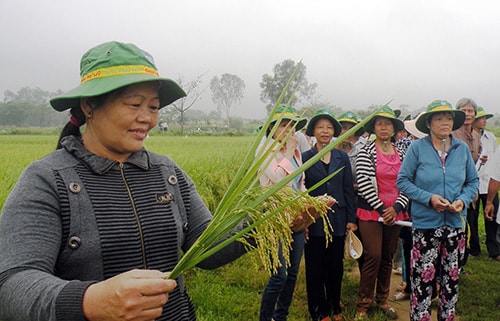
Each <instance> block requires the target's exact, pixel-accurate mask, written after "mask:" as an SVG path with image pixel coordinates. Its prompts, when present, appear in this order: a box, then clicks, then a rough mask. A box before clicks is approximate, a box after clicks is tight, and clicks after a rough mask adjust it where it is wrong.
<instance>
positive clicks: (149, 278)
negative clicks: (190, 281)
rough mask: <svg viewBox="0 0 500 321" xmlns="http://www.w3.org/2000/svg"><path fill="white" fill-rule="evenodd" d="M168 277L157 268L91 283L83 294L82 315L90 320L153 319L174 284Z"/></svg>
mask: <svg viewBox="0 0 500 321" xmlns="http://www.w3.org/2000/svg"><path fill="white" fill-rule="evenodd" d="M167 276H168V273H163V272H160V271H156V270H132V271H128V272H125V273H122V274H119V275H117V276H115V277H112V278H110V279H107V280H104V281H101V282H98V283H95V284H92V285H91V286H89V287H88V288H87V290H86V291H85V294H84V296H83V314H84V316H85V318H86V319H87V320H90V321H94V320H95V321H100V320H137V321H142V320H154V319H156V318H158V317H160V316H161V314H162V311H163V305H165V303H167V301H168V293H170V292H172V291H173V290H174V289H175V287H176V286H177V283H176V282H175V280H168V279H166V278H167Z"/></svg>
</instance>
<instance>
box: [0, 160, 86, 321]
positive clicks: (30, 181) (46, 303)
mask: <svg viewBox="0 0 500 321" xmlns="http://www.w3.org/2000/svg"><path fill="white" fill-rule="evenodd" d="M44 164H45V165H44ZM61 233H62V228H61V220H60V217H59V199H58V195H57V188H56V186H55V180H54V174H53V173H52V170H51V169H50V168H48V166H46V163H43V162H35V163H33V164H32V165H30V166H28V168H27V169H26V170H25V171H24V172H23V174H22V175H21V176H20V178H19V180H18V182H17V183H16V185H15V187H14V188H13V190H12V192H11V193H10V195H9V197H8V199H7V200H6V202H5V204H4V207H3V209H2V214H1V216H0V248H1V249H2V250H1V251H0V319H1V320H9V321H17V320H19V321H21V320H23V321H25V320H48V321H55V320H58V319H59V320H63V319H65V320H69V319H71V320H84V317H83V312H82V298H83V293H84V292H85V289H86V288H87V287H88V286H89V285H90V283H91V282H80V281H71V282H70V281H67V280H63V279H61V278H58V277H56V276H55V275H54V269H55V266H56V261H57V257H58V254H59V249H60V243H61Z"/></svg>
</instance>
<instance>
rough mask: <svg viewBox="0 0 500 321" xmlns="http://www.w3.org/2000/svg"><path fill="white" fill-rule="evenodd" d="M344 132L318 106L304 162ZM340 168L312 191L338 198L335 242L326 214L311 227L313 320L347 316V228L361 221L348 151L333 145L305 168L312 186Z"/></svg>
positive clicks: (308, 260)
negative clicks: (344, 310) (343, 299)
mask: <svg viewBox="0 0 500 321" xmlns="http://www.w3.org/2000/svg"><path fill="white" fill-rule="evenodd" d="M341 132H342V126H341V125H340V124H339V122H338V121H337V120H336V119H335V116H334V115H333V113H331V112H330V111H329V110H327V109H322V110H318V111H317V112H316V113H315V114H314V116H313V117H312V118H311V120H310V121H309V123H308V124H307V129H306V134H307V135H311V136H314V137H315V138H316V144H315V145H314V146H313V147H312V148H311V149H310V150H308V151H306V152H303V153H302V158H303V160H304V162H306V161H308V160H309V159H311V158H312V157H314V156H315V155H316V154H318V153H319V152H321V150H322V149H323V148H324V147H325V146H326V145H328V144H329V143H330V142H331V140H332V139H333V138H334V137H337V136H339V135H340V133H341ZM337 170H340V171H339V172H338V173H337V174H336V175H335V176H333V177H332V178H331V179H330V180H328V182H326V183H323V184H322V185H321V186H319V187H318V188H316V189H315V190H314V191H312V192H310V195H312V196H320V195H325V194H327V195H329V196H331V197H333V198H334V199H335V200H336V201H337V203H336V204H334V205H333V207H332V210H331V211H328V213H327V215H328V217H329V221H330V223H331V227H332V228H333V229H330V234H331V235H332V236H333V240H332V241H331V242H326V237H325V232H324V228H325V226H324V224H325V223H324V221H323V219H322V218H320V219H318V220H317V221H316V222H315V223H313V224H311V226H309V228H308V232H309V233H308V236H309V238H308V240H307V243H306V245H305V248H304V256H305V264H306V284H307V288H306V289H307V301H308V307H309V313H310V315H311V318H312V320H334V321H338V320H343V315H342V308H341V304H340V297H341V288H342V277H343V274H344V270H343V268H342V266H343V258H344V243H345V237H346V234H347V232H348V231H356V230H357V225H356V211H355V208H354V188H353V185H352V173H351V164H350V162H349V157H348V156H347V154H346V153H345V152H344V151H342V150H339V149H333V150H332V151H331V152H329V153H327V154H325V155H324V156H323V158H322V159H321V160H319V161H318V162H316V163H315V164H313V165H312V166H311V167H309V168H308V169H307V170H306V171H305V177H306V179H305V185H306V187H307V188H310V187H312V186H314V185H316V184H317V183H318V182H320V181H321V180H323V179H324V178H325V177H327V176H328V175H330V174H332V173H334V172H335V171H337ZM327 228H328V227H327ZM330 317H331V319H330Z"/></svg>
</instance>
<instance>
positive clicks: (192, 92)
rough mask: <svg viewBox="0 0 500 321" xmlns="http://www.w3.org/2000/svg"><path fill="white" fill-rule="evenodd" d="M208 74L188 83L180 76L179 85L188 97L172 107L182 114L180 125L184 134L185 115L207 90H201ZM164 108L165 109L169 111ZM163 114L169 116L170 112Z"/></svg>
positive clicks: (176, 102)
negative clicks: (203, 80) (204, 78)
mask: <svg viewBox="0 0 500 321" xmlns="http://www.w3.org/2000/svg"><path fill="white" fill-rule="evenodd" d="M205 74H206V72H205V73H203V74H201V75H199V76H197V77H196V78H195V79H193V80H191V81H189V82H186V81H185V80H184V79H183V78H182V77H180V76H179V78H178V79H177V83H178V84H179V86H181V88H182V89H184V91H185V92H186V97H184V98H181V99H178V100H176V101H175V102H173V103H172V105H171V106H172V107H173V108H174V109H175V110H177V111H178V112H179V114H180V117H179V124H180V126H181V128H180V132H181V134H182V133H184V124H185V122H184V114H185V112H186V111H188V110H189V109H190V108H191V107H193V105H194V104H195V103H196V102H197V101H198V100H199V99H201V95H202V94H203V92H204V91H205V90H206V87H205V88H201V83H202V78H203V76H205ZM167 108H168V107H167ZM167 108H163V109H167ZM163 114H168V110H165V111H162V115H163Z"/></svg>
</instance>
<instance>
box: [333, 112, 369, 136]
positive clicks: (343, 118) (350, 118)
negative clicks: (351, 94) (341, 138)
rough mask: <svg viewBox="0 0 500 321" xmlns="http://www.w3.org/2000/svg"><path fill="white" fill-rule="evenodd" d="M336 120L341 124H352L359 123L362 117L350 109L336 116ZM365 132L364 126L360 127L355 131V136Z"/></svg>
mask: <svg viewBox="0 0 500 321" xmlns="http://www.w3.org/2000/svg"><path fill="white" fill-rule="evenodd" d="M337 120H338V122H339V123H340V124H341V125H342V123H351V124H353V125H357V124H359V123H360V122H361V121H362V119H361V117H359V116H358V115H356V114H355V113H353V112H352V111H347V112H345V113H342V114H341V115H340V116H339V117H338V118H337ZM364 132H365V128H364V127H361V128H360V129H359V130H358V131H357V132H356V133H355V136H358V137H359V136H361V135H363V133H364Z"/></svg>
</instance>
